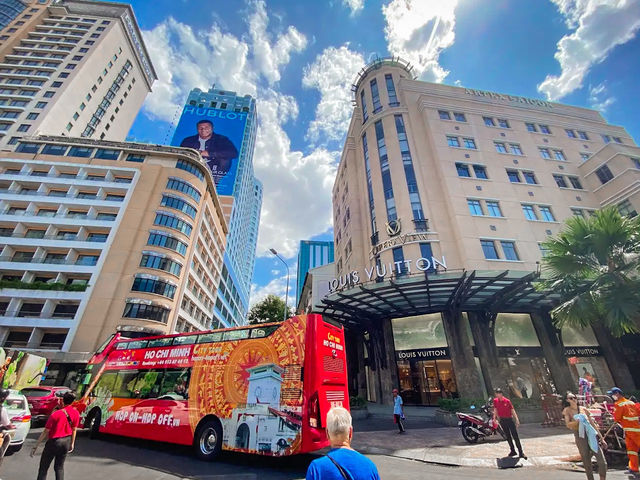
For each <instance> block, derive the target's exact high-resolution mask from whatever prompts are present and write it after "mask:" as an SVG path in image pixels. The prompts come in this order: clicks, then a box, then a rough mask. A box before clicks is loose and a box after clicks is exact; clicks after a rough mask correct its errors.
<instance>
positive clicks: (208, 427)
mask: <svg viewBox="0 0 640 480" xmlns="http://www.w3.org/2000/svg"><path fill="white" fill-rule="evenodd" d="M193 447H194V448H195V451H196V456H197V457H198V458H199V459H200V460H205V461H211V460H213V459H214V458H215V457H216V456H218V454H219V453H220V450H222V428H221V427H220V424H219V423H218V422H216V421H214V420H205V421H204V422H202V424H200V426H198V429H197V430H196V434H195V437H194V439H193Z"/></svg>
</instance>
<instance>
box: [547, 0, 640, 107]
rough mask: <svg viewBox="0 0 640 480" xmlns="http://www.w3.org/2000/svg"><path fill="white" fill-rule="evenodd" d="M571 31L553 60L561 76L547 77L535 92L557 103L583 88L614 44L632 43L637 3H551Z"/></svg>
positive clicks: (639, 11) (639, 13)
mask: <svg viewBox="0 0 640 480" xmlns="http://www.w3.org/2000/svg"><path fill="white" fill-rule="evenodd" d="M551 1H552V2H553V3H555V4H556V6H557V7H558V10H559V11H560V13H561V14H562V15H564V16H565V20H566V23H567V26H569V28H571V29H574V31H573V32H572V33H571V34H570V35H565V36H564V37H562V38H561V39H560V41H559V42H558V45H557V46H558V50H557V51H556V54H555V58H556V60H558V62H559V63H560V67H561V69H562V71H561V73H560V75H558V76H555V75H547V77H546V78H545V79H544V81H543V82H542V83H541V84H540V85H538V91H540V92H541V93H544V94H545V95H546V96H547V98H548V99H549V100H558V99H560V98H562V97H564V96H565V95H567V94H569V93H571V92H573V91H574V90H576V89H578V88H581V87H582V82H583V80H584V78H585V76H586V75H587V73H588V72H589V69H590V68H591V67H592V66H593V65H594V64H597V63H600V62H602V61H603V60H604V59H605V58H607V56H608V55H609V52H611V50H613V48H614V47H616V46H617V45H622V44H624V43H626V42H628V41H629V40H631V39H632V38H633V37H634V36H635V34H636V32H637V31H638V28H640V2H638V0H551Z"/></svg>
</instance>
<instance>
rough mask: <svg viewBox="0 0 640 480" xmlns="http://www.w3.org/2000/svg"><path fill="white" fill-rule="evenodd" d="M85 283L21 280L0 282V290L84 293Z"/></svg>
mask: <svg viewBox="0 0 640 480" xmlns="http://www.w3.org/2000/svg"><path fill="white" fill-rule="evenodd" d="M87 286H88V284H87V283H75V284H71V285H67V284H65V283H59V282H54V283H45V282H32V283H29V282H23V281H22V280H4V279H3V280H0V289H3V288H14V289H16V290H54V291H62V292H84V291H86V290H87Z"/></svg>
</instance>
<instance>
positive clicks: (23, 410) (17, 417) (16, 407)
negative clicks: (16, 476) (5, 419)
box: [4, 390, 31, 452]
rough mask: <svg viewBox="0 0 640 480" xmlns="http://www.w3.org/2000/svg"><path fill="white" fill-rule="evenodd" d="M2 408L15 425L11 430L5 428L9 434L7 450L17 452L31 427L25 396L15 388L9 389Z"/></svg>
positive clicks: (29, 412)
mask: <svg viewBox="0 0 640 480" xmlns="http://www.w3.org/2000/svg"><path fill="white" fill-rule="evenodd" d="M4 408H6V409H7V414H8V415H9V420H10V421H11V423H12V424H13V426H14V427H16V428H15V429H13V430H6V432H7V433H8V434H9V435H11V443H10V444H9V450H13V451H14V452H17V451H18V450H20V449H21V448H22V445H23V444H24V441H25V440H26V438H27V435H28V434H29V430H30V429H31V411H30V410H29V404H28V402H27V397H25V396H24V395H22V394H20V393H18V392H17V391H15V390H10V393H9V396H8V397H7V399H6V400H5V402H4Z"/></svg>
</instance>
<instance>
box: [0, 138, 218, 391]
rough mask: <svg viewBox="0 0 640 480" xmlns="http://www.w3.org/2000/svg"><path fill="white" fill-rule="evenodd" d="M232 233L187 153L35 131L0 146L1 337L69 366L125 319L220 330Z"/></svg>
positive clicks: (168, 328) (201, 168)
mask: <svg viewBox="0 0 640 480" xmlns="http://www.w3.org/2000/svg"><path fill="white" fill-rule="evenodd" d="M227 233H228V230H227V224H226V221H225V220H224V214H223V211H222V205H221V203H220V201H219V199H218V197H217V195H216V193H215V186H214V183H213V178H212V176H211V173H210V172H209V170H208V169H207V168H206V166H205V165H204V163H203V162H202V160H201V158H200V156H199V155H198V154H196V153H194V152H192V151H190V150H187V149H183V148H174V147H163V146H157V145H145V144H139V143H131V142H110V141H106V140H91V139H82V138H69V137H62V136H39V137H32V138H29V139H23V140H20V141H19V142H18V145H17V148H16V149H15V152H0V282H1V283H0V285H1V286H2V290H1V291H0V345H2V346H4V347H11V348H28V349H30V351H34V352H36V353H38V354H41V355H43V356H46V357H47V358H48V359H50V360H51V362H52V367H51V368H52V369H53V370H56V371H60V372H62V374H61V376H60V377H59V380H60V381H63V380H64V377H65V375H64V373H65V372H67V371H68V370H71V369H73V368H77V366H78V364H79V363H81V362H83V361H86V360H87V359H88V357H89V355H90V354H91V353H92V352H94V351H95V350H96V349H97V348H98V346H99V345H100V344H101V343H102V342H103V341H104V340H105V339H106V338H107V337H108V336H109V335H110V334H112V333H114V332H115V330H116V327H117V326H118V325H121V324H126V325H128V326H134V327H151V328H154V329H156V330H160V331H162V332H165V333H170V332H173V331H179V332H183V331H192V330H204V329H209V328H218V327H220V323H219V322H218V321H217V320H216V319H215V318H214V317H213V315H212V310H213V307H214V304H215V301H216V294H217V289H218V284H219V281H220V278H221V275H222V270H223V267H224V266H223V255H224V245H225V241H226V236H227Z"/></svg>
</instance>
